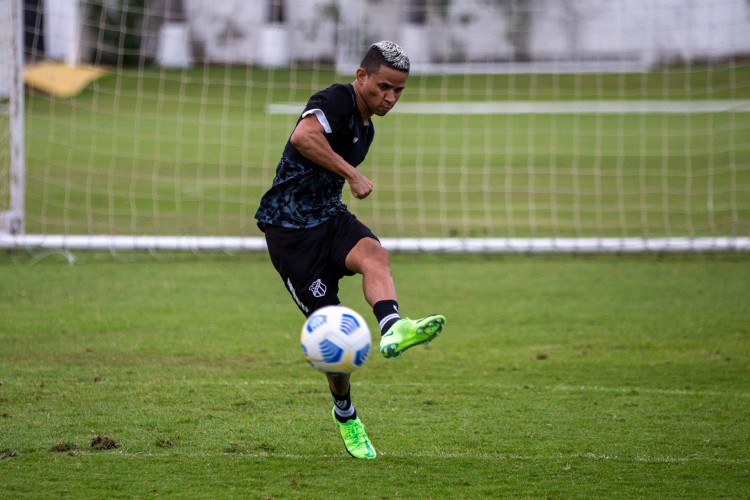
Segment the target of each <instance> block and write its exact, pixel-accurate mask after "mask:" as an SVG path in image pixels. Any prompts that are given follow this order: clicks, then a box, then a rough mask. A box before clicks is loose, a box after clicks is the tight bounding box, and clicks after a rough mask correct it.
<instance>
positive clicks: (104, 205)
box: [0, 0, 750, 253]
mask: <svg viewBox="0 0 750 500" xmlns="http://www.w3.org/2000/svg"><path fill="white" fill-rule="evenodd" d="M341 5H343V3H342V2H336V1H333V2H331V1H330V0H247V1H246V2H242V3H236V2H205V1H202V0H182V1H179V0H159V1H152V2H143V1H138V0H118V1H107V0H47V1H46V2H25V1H23V0H0V57H1V58H2V60H3V61H11V62H12V64H7V65H3V67H2V68H0V249H9V250H22V251H29V252H36V251H40V250H64V251H69V250H91V251H112V252H115V251H124V250H145V251H171V250H177V251H192V252H209V251H225V252H244V251H263V250H264V249H265V242H264V239H263V237H262V234H261V233H260V231H259V230H258V229H257V227H256V226H255V221H254V217H253V216H254V212H255V209H256V208H257V203H258V200H259V197H260V195H261V194H262V193H263V191H264V190H265V189H267V188H268V186H270V184H271V181H272V179H273V175H274V170H275V166H276V162H277V160H278V157H279V155H280V154H281V150H282V149H283V145H284V142H285V141H286V139H287V137H288V135H289V133H290V132H291V129H292V127H293V126H294V123H295V121H296V118H297V116H298V113H299V112H300V111H301V109H302V107H303V106H304V103H305V99H307V97H309V95H311V94H312V93H313V92H315V91H317V90H320V89H322V88H325V87H327V86H329V85H331V84H333V83H337V82H339V83H347V82H349V81H351V80H352V78H353V73H354V70H355V69H356V65H357V64H358V58H359V57H360V56H361V54H362V53H363V51H364V50H365V49H366V48H367V46H368V45H369V44H370V43H372V42H374V41H377V40H379V39H393V40H395V41H397V42H400V43H401V44H402V45H403V46H404V48H405V49H406V51H407V53H409V54H410V55H411V58H412V74H411V75H410V78H409V80H408V83H407V88H406V90H405V92H404V95H403V97H402V100H401V102H399V104H398V105H397V106H396V108H395V109H394V111H393V112H392V113H390V114H389V115H388V116H387V117H382V118H377V117H376V118H375V119H374V122H375V125H376V129H377V136H376V139H375V142H374V144H373V146H372V148H371V151H370V154H369V155H368V158H367V160H366V161H365V163H364V164H363V165H362V166H361V167H360V168H361V169H362V171H363V172H364V173H365V175H367V176H368V177H369V178H370V179H371V180H372V181H373V183H374V184H375V191H374V192H373V194H372V195H371V196H370V197H369V198H368V199H367V200H362V201H360V200H354V199H352V198H351V197H350V196H348V193H347V192H346V189H345V200H344V201H345V202H346V203H347V205H349V207H350V209H351V210H352V212H354V213H355V214H356V215H357V216H358V217H359V218H360V219H362V220H363V221H364V222H365V223H366V224H368V226H370V227H371V228H372V229H373V230H374V231H375V233H376V234H378V236H379V237H380V238H381V241H382V242H383V244H384V246H385V247H386V248H388V249H389V250H391V251H394V252H446V253H448V252H451V253H452V252H466V253H555V252H563V253H595V252H607V253H632V252H691V251H692V252H714V251H734V252H747V251H750V140H748V137H750V62H749V61H750V2H747V1H745V0H729V1H722V2H719V1H718V0H689V1H688V0H685V1H684V2H681V1H674V0H657V1H654V2H649V3H648V5H645V4H637V5H636V3H633V2H629V1H628V0H611V1H607V0H576V1H573V0H561V1H559V2H558V1H554V2H553V1H551V0H507V1H503V0H497V1H493V2H475V1H471V0H453V1H449V2H425V1H407V2H401V1H396V0H380V1H378V2H370V1H368V0H352V1H350V2H346V5H347V8H343V7H341ZM34 6H37V7H34ZM39 6H42V7H39ZM71 6H74V7H75V8H70V7H71ZM24 77H25V83H24Z"/></svg>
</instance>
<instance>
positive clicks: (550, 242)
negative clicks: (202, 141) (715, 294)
mask: <svg viewBox="0 0 750 500" xmlns="http://www.w3.org/2000/svg"><path fill="white" fill-rule="evenodd" d="M382 244H383V246H384V247H385V248H386V249H388V250H389V251H391V252H412V253H419V252H424V253H523V254H535V253H643V252H653V253H663V252H747V251H750V237H704V238H687V237H684V238H383V239H382ZM0 248H2V249H6V250H27V251H36V250H87V251H193V252H208V251H217V252H229V253H232V252H259V251H265V250H266V242H265V240H264V239H263V238H260V237H206V236H198V237H193V236H86V235H8V234H0Z"/></svg>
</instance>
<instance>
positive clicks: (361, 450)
mask: <svg viewBox="0 0 750 500" xmlns="http://www.w3.org/2000/svg"><path fill="white" fill-rule="evenodd" d="M326 378H327V379H328V387H329V388H330V389H331V395H332V396H333V410H332V412H331V415H332V416H333V421H334V423H335V424H336V427H337V428H338V430H339V433H340V434H341V439H342V440H343V441H344V448H346V451H347V453H349V455H351V456H353V457H354V458H364V459H372V458H375V457H376V456H377V453H376V452H375V448H374V447H373V446H372V443H371V442H370V438H369V437H368V436H367V431H366V429H365V426H364V424H362V421H361V420H360V419H359V417H357V410H356V409H355V408H354V405H353V404H352V400H351V397H350V395H349V394H350V391H349V388H350V386H349V375H345V374H342V375H337V374H333V373H329V374H327V375H326Z"/></svg>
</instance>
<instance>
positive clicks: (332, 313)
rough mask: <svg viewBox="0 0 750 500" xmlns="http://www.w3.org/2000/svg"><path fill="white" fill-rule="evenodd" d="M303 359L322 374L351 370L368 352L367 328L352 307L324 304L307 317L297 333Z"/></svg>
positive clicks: (359, 363)
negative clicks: (300, 331) (324, 305)
mask: <svg viewBox="0 0 750 500" xmlns="http://www.w3.org/2000/svg"><path fill="white" fill-rule="evenodd" d="M300 343H301V344H302V351H303V352H304V354H305V360H307V362H308V363H310V365H311V366H312V367H313V368H315V369H316V370H318V371H321V372H323V373H351V372H353V371H354V370H356V369H358V368H361V367H362V365H363V364H364V363H365V361H366V360H367V356H369V354H370V329H369V328H368V327H367V323H365V320H364V319H363V318H362V316H360V315H359V313H357V312H356V311H354V310H353V309H350V308H348V307H345V306H326V307H322V308H320V309H318V310H317V311H315V312H314V313H312V314H311V315H310V317H308V318H307V321H305V324H304V325H303V326H302V333H301V335H300Z"/></svg>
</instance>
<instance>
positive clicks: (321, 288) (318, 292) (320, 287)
mask: <svg viewBox="0 0 750 500" xmlns="http://www.w3.org/2000/svg"><path fill="white" fill-rule="evenodd" d="M309 290H310V291H311V292H312V294H313V295H314V296H316V297H322V296H324V295H325V294H326V290H328V288H327V287H326V286H325V284H324V283H323V282H322V281H320V279H317V280H315V281H313V284H312V285H310V288H309Z"/></svg>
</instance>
